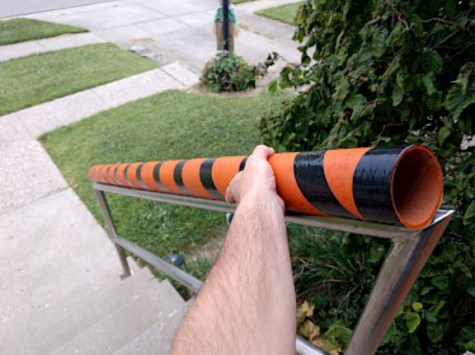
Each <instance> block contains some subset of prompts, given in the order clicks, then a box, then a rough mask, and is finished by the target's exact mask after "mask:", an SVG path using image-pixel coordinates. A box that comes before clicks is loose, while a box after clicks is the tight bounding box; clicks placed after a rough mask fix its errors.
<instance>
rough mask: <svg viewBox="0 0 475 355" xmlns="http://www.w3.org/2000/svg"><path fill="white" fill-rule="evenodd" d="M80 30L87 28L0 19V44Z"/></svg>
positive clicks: (83, 30)
mask: <svg viewBox="0 0 475 355" xmlns="http://www.w3.org/2000/svg"><path fill="white" fill-rule="evenodd" d="M81 32H87V30H86V29H84V28H79V27H74V26H68V25H60V24H56V23H51V22H45V21H39V20H33V19H26V18H18V19H13V20H6V21H0V46H4V45H6V44H13V43H19V42H26V41H33V40H35V39H41V38H49V37H56V36H59V35H63V34H67V33H81Z"/></svg>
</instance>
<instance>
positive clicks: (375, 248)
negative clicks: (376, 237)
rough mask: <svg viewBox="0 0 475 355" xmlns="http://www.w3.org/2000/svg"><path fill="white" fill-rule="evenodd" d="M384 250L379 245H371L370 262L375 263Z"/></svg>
mask: <svg viewBox="0 0 475 355" xmlns="http://www.w3.org/2000/svg"><path fill="white" fill-rule="evenodd" d="M385 252H386V249H385V248H384V247H383V246H382V245H380V244H379V243H373V244H372V245H371V249H370V253H369V254H370V261H371V262H372V263H377V262H378V261H380V260H381V258H382V257H383V256H384V254H385Z"/></svg>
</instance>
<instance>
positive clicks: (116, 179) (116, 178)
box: [114, 165, 122, 185]
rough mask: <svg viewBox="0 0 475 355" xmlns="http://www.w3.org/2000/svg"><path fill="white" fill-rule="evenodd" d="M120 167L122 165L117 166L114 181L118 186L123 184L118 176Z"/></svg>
mask: <svg viewBox="0 0 475 355" xmlns="http://www.w3.org/2000/svg"><path fill="white" fill-rule="evenodd" d="M119 167H120V165H117V166H116V167H115V168H114V181H115V183H116V184H117V185H122V183H121V182H120V180H119V176H118V175H117V172H118V171H119Z"/></svg>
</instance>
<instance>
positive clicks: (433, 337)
mask: <svg viewBox="0 0 475 355" xmlns="http://www.w3.org/2000/svg"><path fill="white" fill-rule="evenodd" d="M427 336H428V337H429V339H430V341H431V342H433V343H439V342H440V341H441V340H442V338H443V337H444V327H443V326H442V324H440V323H430V324H428V325H427Z"/></svg>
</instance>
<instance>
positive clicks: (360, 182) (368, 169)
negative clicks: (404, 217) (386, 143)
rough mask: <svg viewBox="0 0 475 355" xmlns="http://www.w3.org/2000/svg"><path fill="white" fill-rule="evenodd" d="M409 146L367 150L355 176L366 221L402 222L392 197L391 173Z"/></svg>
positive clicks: (357, 200)
mask: <svg viewBox="0 0 475 355" xmlns="http://www.w3.org/2000/svg"><path fill="white" fill-rule="evenodd" d="M406 149H408V148H399V149H397V148H396V149H395V148H374V149H371V150H369V151H367V152H366V153H365V155H363V156H362V157H361V159H360V161H359V162H358V165H357V166H356V170H355V174H354V176H353V196H354V200H355V204H356V207H357V208H358V211H360V213H361V215H362V216H363V217H364V219H366V220H367V221H374V222H383V223H389V224H395V225H399V226H402V224H401V222H400V221H399V218H398V217H397V215H396V212H395V211H394V207H393V204H392V199H391V175H392V173H393V170H394V166H395V165H396V163H397V161H398V160H399V158H400V156H401V155H402V153H403V152H404V151H405V150H406Z"/></svg>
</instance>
